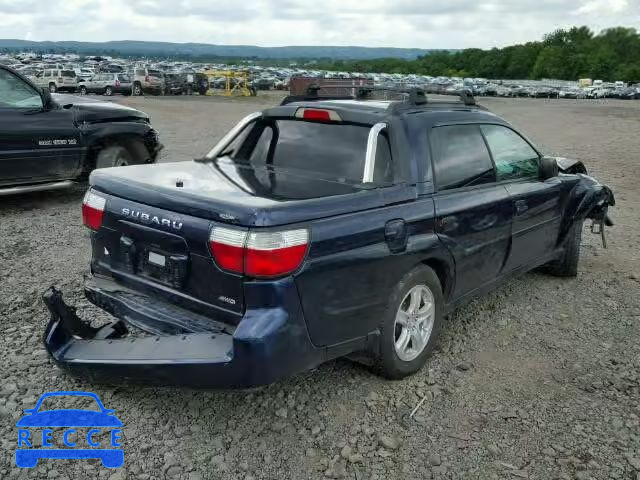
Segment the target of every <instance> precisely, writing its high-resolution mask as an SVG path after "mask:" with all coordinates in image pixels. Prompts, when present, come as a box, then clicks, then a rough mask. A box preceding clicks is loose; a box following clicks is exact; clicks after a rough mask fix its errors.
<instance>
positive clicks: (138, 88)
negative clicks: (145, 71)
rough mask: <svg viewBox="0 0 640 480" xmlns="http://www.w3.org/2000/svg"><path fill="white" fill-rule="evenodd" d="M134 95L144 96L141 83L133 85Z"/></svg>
mask: <svg viewBox="0 0 640 480" xmlns="http://www.w3.org/2000/svg"><path fill="white" fill-rule="evenodd" d="M133 95H135V96H140V95H142V86H141V85H140V84H139V83H135V84H134V85H133Z"/></svg>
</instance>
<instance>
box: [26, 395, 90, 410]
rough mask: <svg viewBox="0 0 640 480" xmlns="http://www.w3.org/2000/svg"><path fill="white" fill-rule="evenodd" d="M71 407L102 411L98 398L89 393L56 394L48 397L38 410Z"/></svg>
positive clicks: (67, 408)
mask: <svg viewBox="0 0 640 480" xmlns="http://www.w3.org/2000/svg"><path fill="white" fill-rule="evenodd" d="M69 409H74V410H91V411H94V412H99V411H100V407H99V406H98V404H97V403H96V399H95V398H93V397H90V396H88V395H55V396H51V397H47V398H45V399H44V400H43V401H42V404H41V405H40V408H38V411H39V412H44V411H47V410H69Z"/></svg>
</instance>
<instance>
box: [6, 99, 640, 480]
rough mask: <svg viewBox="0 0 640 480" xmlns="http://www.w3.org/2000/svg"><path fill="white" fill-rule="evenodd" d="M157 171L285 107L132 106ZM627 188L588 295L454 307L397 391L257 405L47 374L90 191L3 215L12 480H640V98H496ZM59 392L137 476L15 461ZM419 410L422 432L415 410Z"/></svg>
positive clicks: (551, 141) (83, 244) (576, 290)
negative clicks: (145, 127) (50, 337)
mask: <svg viewBox="0 0 640 480" xmlns="http://www.w3.org/2000/svg"><path fill="white" fill-rule="evenodd" d="M116 101H119V102H123V103H127V104H130V105H134V106H136V107H139V108H141V109H143V110H145V111H146V112H148V113H149V114H150V115H151V117H152V120H153V123H154V125H155V126H156V128H157V129H158V130H159V131H160V132H161V137H162V140H163V142H164V143H165V145H166V150H165V151H164V153H163V156H162V160H163V161H167V160H169V159H171V160H188V159H190V158H192V157H195V156H199V155H202V154H204V153H205V152H206V151H207V150H208V148H210V147H211V146H212V145H213V143H214V141H215V139H217V138H219V137H220V136H221V135H222V134H223V133H224V131H226V129H227V128H229V127H230V126H231V125H232V124H233V123H234V122H235V121H236V120H238V119H239V118H240V117H241V116H243V115H244V114H246V113H249V112H251V111H253V110H256V109H258V108H262V107H264V105H265V104H268V103H269V102H271V101H273V97H263V98H258V99H241V100H235V101H232V100H223V99H215V100H214V99H198V98H189V99H183V98H170V99H169V98H164V99H161V98H127V99H118V100H116ZM483 103H485V104H486V105H487V106H489V107H490V108H491V109H492V110H493V111H495V112H497V113H499V114H502V115H504V116H505V117H506V118H507V119H509V120H510V121H512V122H513V123H514V124H515V125H517V126H518V127H520V128H521V129H523V130H524V131H526V132H528V133H529V134H530V136H531V137H532V139H533V140H534V141H536V142H537V143H538V144H541V145H544V146H545V148H546V149H547V150H548V151H549V152H553V153H557V154H562V155H564V156H568V157H575V158H580V159H582V160H583V161H584V162H585V163H586V164H587V165H588V167H589V168H590V171H591V172H592V173H593V174H594V175H595V176H597V177H598V178H600V179H601V180H602V181H604V182H606V183H608V184H609V185H610V186H611V187H612V188H613V189H614V191H615V193H616V196H617V200H618V206H617V207H616V208H615V209H613V210H612V214H613V216H614V220H615V221H616V227H614V228H613V229H611V230H610V234H609V238H608V239H609V249H608V250H604V249H603V248H602V246H601V245H600V244H599V238H598V237H596V236H594V235H590V234H587V233H586V232H585V235H584V236H583V249H582V254H583V257H582V263H581V267H580V274H579V276H578V277H577V278H576V279H558V278H553V277H548V276H545V275H543V274H539V273H531V274H528V275H526V276H524V277H521V278H519V279H516V280H514V281H511V282H510V283H508V284H507V285H505V286H504V287H502V288H500V289H499V290H497V291H496V292H494V293H492V294H490V295H488V296H486V297H484V298H482V299H479V300H477V301H475V302H473V303H472V304H470V305H468V306H466V307H465V308H462V309H461V310H459V311H458V312H457V313H456V314H455V315H453V317H452V318H451V319H450V321H449V322H448V324H447V326H446V328H445V330H444V332H443V336H442V338H441V342H440V348H439V350H438V351H437V352H436V353H435V354H434V356H433V358H432V359H431V360H430V361H429V363H428V365H427V367H425V368H424V370H423V371H422V372H420V373H419V374H417V375H415V376H414V377H412V378H409V379H406V380H403V381H400V382H388V381H385V380H382V379H380V378H377V377H375V376H373V375H372V374H370V373H369V372H368V371H367V370H366V369H365V368H363V367H361V366H359V365H355V364H352V363H350V362H348V361H335V362H330V363H328V364H326V365H324V366H322V367H320V368H318V369H316V370H314V371H310V372H307V373H305V374H302V375H298V376H296V377H293V378H290V379H288V380H285V381H282V382H280V383H277V384H275V385H271V386H269V387H266V388H263V389H260V390H256V391H251V392H244V391H243V392H211V391H186V390H178V389H172V388H163V389H156V388H153V389H152V388H140V387H129V386H121V387H108V386H98V385H91V384H88V383H86V382H82V381H79V380H76V379H74V378H71V377H69V376H67V375H66V374H64V373H63V372H61V371H60V370H58V368H56V367H55V365H53V364H52V363H51V361H50V360H49V359H48V358H47V355H46V353H45V351H44V350H43V347H42V345H41V341H40V336H41V332H42V330H43V328H44V325H45V323H46V321H47V315H46V313H45V310H44V307H43V305H42V304H41V302H40V299H39V295H40V294H41V292H42V291H43V290H45V289H46V288H47V287H48V286H49V285H51V284H55V285H57V286H59V287H61V288H62V289H63V290H64V291H65V292H66V295H67V297H68V298H69V299H71V300H73V301H75V302H77V303H78V304H79V305H80V306H81V309H80V311H81V313H82V314H83V315H85V316H87V317H89V318H91V316H92V315H95V314H96V312H97V311H96V310H95V309H93V308H92V307H90V306H89V304H88V303H87V302H86V301H84V300H83V299H82V298H81V293H80V292H81V285H82V275H83V274H84V273H86V272H87V268H88V264H89V248H88V234H87V232H86V230H85V229H84V228H83V227H82V225H81V220H80V201H81V198H82V193H83V189H82V188H81V187H79V188H77V189H75V190H72V191H67V192H57V193H47V194H34V195H25V196H21V197H16V198H11V199H2V201H1V202H2V203H1V204H0V244H1V246H2V247H1V248H0V265H2V269H0V285H1V291H2V295H1V296H0V318H1V319H2V333H1V335H0V352H1V353H2V355H3V357H4V362H3V364H2V369H1V372H2V373H1V375H0V376H1V382H2V383H1V385H0V417H2V421H0V446H1V447H2V452H3V454H2V456H0V478H32V477H34V478H35V477H37V478H59V479H66V478H95V477H99V478H109V479H110V480H118V479H124V478H137V479H140V480H144V479H149V478H180V479H188V480H198V479H222V478H224V479H236V478H237V479H243V480H250V479H262V478H265V479H272V478H278V479H307V478H308V479H321V478H325V477H329V478H349V479H356V480H362V479H371V480H373V479H406V480H411V479H429V478H439V479H458V478H460V479H511V478H531V479H541V480H547V479H574V478H575V479H626V480H638V479H640V428H639V427H640V343H639V341H638V340H639V339H640V326H639V323H638V321H639V320H640V295H639V293H640V288H639V287H640V285H639V282H640V253H639V252H640V249H639V247H640V214H639V213H638V212H639V209H638V206H639V205H640V189H638V177H637V172H638V168H639V167H640V166H639V165H638V159H639V158H640V140H639V139H638V132H639V131H640V130H639V128H640V102H628V103H625V102H622V101H609V102H584V101H558V100H554V101H548V102H547V101H544V100H525V99H523V100H511V99H487V100H483ZM52 390H89V391H94V392H96V393H97V394H98V395H99V396H100V398H101V399H102V400H103V402H104V403H105V405H106V406H107V407H108V408H113V409H115V411H116V414H117V415H118V417H119V418H120V419H121V420H122V421H123V422H124V425H125V427H124V429H123V436H124V440H123V444H124V449H125V465H124V467H123V468H122V469H120V470H118V471H113V470H107V469H105V468H103V467H102V466H101V465H100V464H99V462H96V461H87V462H81V461H70V460H57V461H52V460H49V461H41V462H40V463H39V465H38V467H36V468H35V469H33V470H30V471H26V470H25V471H21V470H19V469H17V468H16V467H15V466H14V464H13V449H14V448H15V445H16V436H17V431H16V428H15V426H14V425H15V421H16V420H17V419H18V418H19V417H20V416H21V414H22V410H23V409H24V408H30V407H31V406H32V405H33V404H34V402H35V400H36V399H37V398H38V397H39V395H40V394H41V393H42V392H44V391H52ZM422 399H424V402H423V403H422V404H421V406H420V408H419V409H418V410H417V412H416V414H415V416H414V417H413V418H412V419H411V420H407V418H406V416H407V413H408V412H410V411H411V410H412V409H413V408H414V407H415V406H416V405H418V403H419V402H420V401H421V400H422Z"/></svg>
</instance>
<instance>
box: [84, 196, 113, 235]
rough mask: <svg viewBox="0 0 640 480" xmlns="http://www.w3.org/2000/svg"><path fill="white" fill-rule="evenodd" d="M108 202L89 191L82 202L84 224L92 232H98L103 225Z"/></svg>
mask: <svg viewBox="0 0 640 480" xmlns="http://www.w3.org/2000/svg"><path fill="white" fill-rule="evenodd" d="M106 203H107V200H106V199H105V198H104V197H101V196H100V195H97V194H96V193H94V192H93V191H91V190H88V191H87V193H86V194H85V195H84V199H83V200H82V223H84V224H85V225H86V226H87V227H89V228H90V229H91V230H98V229H99V228H100V226H101V225H102V215H103V214H104V206H105V205H106Z"/></svg>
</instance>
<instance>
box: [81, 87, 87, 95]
mask: <svg viewBox="0 0 640 480" xmlns="http://www.w3.org/2000/svg"><path fill="white" fill-rule="evenodd" d="M86 94H87V87H85V86H84V85H83V86H82V87H80V95H86Z"/></svg>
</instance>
